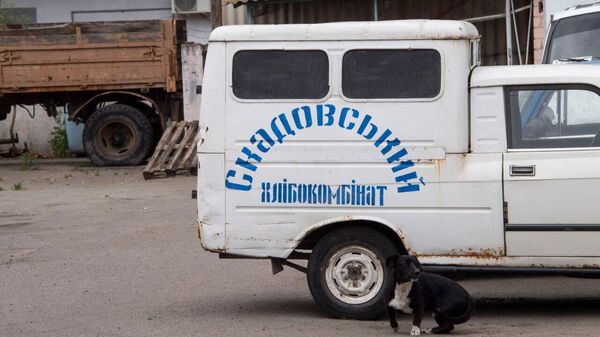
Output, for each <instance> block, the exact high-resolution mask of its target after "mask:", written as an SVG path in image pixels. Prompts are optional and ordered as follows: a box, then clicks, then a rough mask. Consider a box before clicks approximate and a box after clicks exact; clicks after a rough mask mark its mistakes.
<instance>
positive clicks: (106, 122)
mask: <svg viewBox="0 0 600 337" xmlns="http://www.w3.org/2000/svg"><path fill="white" fill-rule="evenodd" d="M83 147H84V149H85V152H86V154H87V155H88V157H89V158H90V159H91V160H92V162H94V164H96V165H98V166H133V165H139V164H140V163H142V161H144V160H145V159H146V158H148V157H149V156H150V155H151V153H152V151H153V150H154V147H155V139H154V130H153V128H152V124H150V121H149V120H148V117H146V115H144V114H143V113H142V112H141V111H140V110H138V109H136V108H134V107H132V106H129V105H126V104H120V103H116V104H111V105H108V106H105V107H102V108H99V109H97V110H96V111H95V112H94V113H92V115H91V116H90V117H89V118H88V119H87V120H86V121H85V127H84V128H83Z"/></svg>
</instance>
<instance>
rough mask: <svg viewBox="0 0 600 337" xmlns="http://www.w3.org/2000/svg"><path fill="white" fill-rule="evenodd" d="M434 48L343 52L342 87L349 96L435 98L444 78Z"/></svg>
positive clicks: (368, 97) (345, 94)
mask: <svg viewBox="0 0 600 337" xmlns="http://www.w3.org/2000/svg"><path fill="white" fill-rule="evenodd" d="M441 68H442V63H441V57H440V53H438V52H437V51H436V50H433V49H365V50H351V51H348V52H346V53H345V54H344V59H343V64H342V91H343V92H344V96H346V97H348V98H365V99H370V98H372V99H377V98H380V99H385V98H388V99H389V98H433V97H436V96H437V95H438V94H439V93H440V87H441V82H442V78H441V77H442V70H441Z"/></svg>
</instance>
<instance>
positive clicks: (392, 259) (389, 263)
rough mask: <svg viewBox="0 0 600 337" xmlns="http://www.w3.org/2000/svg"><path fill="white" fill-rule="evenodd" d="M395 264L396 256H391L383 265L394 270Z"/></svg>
mask: <svg viewBox="0 0 600 337" xmlns="http://www.w3.org/2000/svg"><path fill="white" fill-rule="evenodd" d="M396 262H398V255H392V256H390V257H388V258H387V260H386V261H385V264H386V265H387V267H388V268H395V267H396Z"/></svg>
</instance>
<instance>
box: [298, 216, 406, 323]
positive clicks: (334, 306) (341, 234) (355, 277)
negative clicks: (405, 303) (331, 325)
mask: <svg viewBox="0 0 600 337" xmlns="http://www.w3.org/2000/svg"><path fill="white" fill-rule="evenodd" d="M394 254H398V252H397V249H396V248H395V247H394V245H393V244H392V242H391V241H390V240H389V239H388V238H386V237H385V236H384V235H383V234H381V233H379V232H377V231H375V230H372V229H369V228H362V227H350V228H341V229H337V230H335V231H333V232H331V233H329V234H328V235H326V236H325V237H324V238H322V239H321V240H320V241H319V242H318V243H317V245H316V246H315V248H314V249H313V251H312V253H311V255H310V259H309V260H308V272H307V279H308V287H309V289H310V292H311V294H312V296H313V298H314V299H315V302H316V303H317V304H318V305H319V306H320V307H321V309H323V310H324V311H325V312H326V313H328V314H329V315H331V316H333V317H337V318H352V319H363V320H364V319H374V318H377V317H379V316H381V315H382V314H383V313H384V312H385V310H386V306H385V304H384V295H385V291H386V289H391V286H392V284H393V278H392V276H391V275H389V274H390V273H388V272H387V270H386V268H385V260H386V258H387V257H389V256H392V255H394Z"/></svg>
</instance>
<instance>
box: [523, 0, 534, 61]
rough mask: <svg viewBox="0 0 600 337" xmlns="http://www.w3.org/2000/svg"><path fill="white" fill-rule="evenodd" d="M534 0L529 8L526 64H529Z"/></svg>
mask: <svg viewBox="0 0 600 337" xmlns="http://www.w3.org/2000/svg"><path fill="white" fill-rule="evenodd" d="M533 1H535V0H532V2H531V7H530V8H529V21H528V23H527V47H525V64H529V43H530V42H531V41H530V39H531V18H532V17H533Z"/></svg>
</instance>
